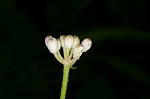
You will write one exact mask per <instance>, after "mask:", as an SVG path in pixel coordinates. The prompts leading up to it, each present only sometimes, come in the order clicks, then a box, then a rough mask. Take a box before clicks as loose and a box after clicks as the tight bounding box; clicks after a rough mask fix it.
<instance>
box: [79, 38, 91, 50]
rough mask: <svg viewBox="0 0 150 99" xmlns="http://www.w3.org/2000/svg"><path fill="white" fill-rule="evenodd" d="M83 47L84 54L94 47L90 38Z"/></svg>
mask: <svg viewBox="0 0 150 99" xmlns="http://www.w3.org/2000/svg"><path fill="white" fill-rule="evenodd" d="M81 45H82V46H83V50H82V51H83V52H86V51H87V50H89V49H90V48H91V45H92V41H91V39H89V38H86V39H84V40H83V41H82V43H81Z"/></svg>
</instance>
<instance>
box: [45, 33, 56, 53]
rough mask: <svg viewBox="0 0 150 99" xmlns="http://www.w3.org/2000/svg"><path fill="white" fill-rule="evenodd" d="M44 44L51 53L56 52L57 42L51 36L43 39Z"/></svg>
mask: <svg viewBox="0 0 150 99" xmlns="http://www.w3.org/2000/svg"><path fill="white" fill-rule="evenodd" d="M45 44H46V46H47V47H48V49H49V51H50V52H51V53H56V52H57V51H58V41H57V39H55V38H54V37H52V36H47V37H46V38H45Z"/></svg>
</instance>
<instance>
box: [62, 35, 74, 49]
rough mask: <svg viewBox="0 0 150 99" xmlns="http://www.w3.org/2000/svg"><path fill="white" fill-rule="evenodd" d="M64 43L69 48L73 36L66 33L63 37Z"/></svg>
mask: <svg viewBox="0 0 150 99" xmlns="http://www.w3.org/2000/svg"><path fill="white" fill-rule="evenodd" d="M64 44H65V47H66V48H69V49H70V48H71V47H72V45H73V36H72V35H67V36H66V37H65V43H64Z"/></svg>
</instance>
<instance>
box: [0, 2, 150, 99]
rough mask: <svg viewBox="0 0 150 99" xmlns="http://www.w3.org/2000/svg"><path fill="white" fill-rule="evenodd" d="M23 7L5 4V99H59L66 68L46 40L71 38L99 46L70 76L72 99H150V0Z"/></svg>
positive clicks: (0, 53) (0, 86)
mask: <svg viewBox="0 0 150 99" xmlns="http://www.w3.org/2000/svg"><path fill="white" fill-rule="evenodd" d="M18 2H19V4H18ZM22 2H23V3H21V1H14V0H1V1H0V24H1V27H0V45H1V47H0V99H13V98H14V99H34V98H36V99H59V92H60V87H61V80H62V66H61V65H60V64H59V63H58V62H57V61H56V60H55V58H54V57H53V55H52V54H50V53H49V52H48V50H47V48H46V47H45V44H44V37H45V36H46V35H49V34H51V35H54V36H59V35H61V34H70V33H72V34H76V35H78V36H79V37H80V38H81V39H84V38H85V37H90V38H91V39H92V40H93V46H92V49H91V50H90V51H88V52H87V53H86V54H83V55H82V57H81V59H80V61H78V62H77V63H76V64H75V67H78V69H77V70H71V72H70V80H69V85H68V91H67V99H84V98H86V99H91V98H94V99H110V98H111V99H134V98H138V99H139V98H140V99H150V95H149V92H150V91H149V88H150V75H149V66H150V65H149V60H148V58H149V56H150V53H149V50H150V49H149V43H150V32H149V30H147V27H148V25H147V24H148V21H147V20H148V17H149V16H148V9H147V1H146V0H142V1H141V0H136V1H135V0H132V1H130V0H123V1H119V0H115V1H111V0H105V1H98V0H73V1H60V0H51V1H47V2H46V0H45V1H43V2H46V3H48V4H46V5H48V6H46V7H45V8H44V6H45V5H42V4H44V3H42V1H35V0H31V1H29V0H27V1H22ZM24 2H28V3H29V4H27V3H25V4H24ZM37 2H38V3H37ZM30 3H31V4H32V5H30ZM22 4H24V5H22ZM29 5H30V6H29ZM34 7H35V8H34ZM33 9H34V10H33ZM37 9H38V10H37ZM39 9H41V10H40V11H39ZM44 9H46V11H47V12H46V11H45V10H44ZM89 9H90V10H89ZM103 9H104V11H103ZM30 11H31V12H30ZM42 11H44V12H45V13H46V14H44V13H42ZM28 12H30V13H28ZM32 12H33V13H34V14H33V17H31V16H30V15H31V13H32ZM41 13H42V14H41ZM42 18H47V20H46V19H42ZM118 25H119V26H118ZM44 26H47V27H48V29H47V30H45V29H46V27H44ZM43 31H44V32H47V33H43ZM41 32H42V33H41Z"/></svg>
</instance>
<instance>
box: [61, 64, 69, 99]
mask: <svg viewBox="0 0 150 99" xmlns="http://www.w3.org/2000/svg"><path fill="white" fill-rule="evenodd" d="M69 70H70V67H69V66H66V65H64V70H63V81H62V87H61V95H60V99H65V97H66V91H67V83H68V77H69Z"/></svg>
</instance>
